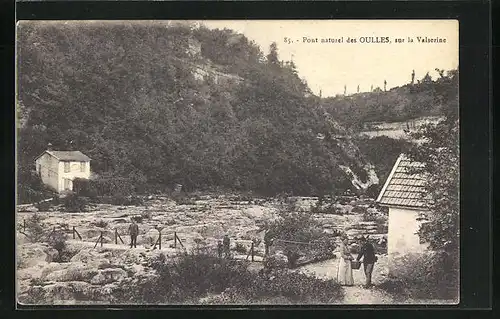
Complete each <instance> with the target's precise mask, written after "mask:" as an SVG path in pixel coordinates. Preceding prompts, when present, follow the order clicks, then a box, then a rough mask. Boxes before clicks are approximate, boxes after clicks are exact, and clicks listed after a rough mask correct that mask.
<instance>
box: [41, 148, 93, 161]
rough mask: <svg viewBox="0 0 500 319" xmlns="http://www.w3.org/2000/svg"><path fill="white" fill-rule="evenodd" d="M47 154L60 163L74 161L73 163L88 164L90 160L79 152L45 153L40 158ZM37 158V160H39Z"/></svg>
mask: <svg viewBox="0 0 500 319" xmlns="http://www.w3.org/2000/svg"><path fill="white" fill-rule="evenodd" d="M45 153H47V154H49V155H52V156H54V157H55V158H57V159H58V160H60V161H75V162H89V161H90V160H91V159H90V157H88V156H87V155H85V154H83V153H82V152H80V151H52V150H51V151H49V150H47V151H45V152H43V153H42V154H41V155H40V156H42V155H43V154H45ZM40 156H38V157H37V158H39V157H40Z"/></svg>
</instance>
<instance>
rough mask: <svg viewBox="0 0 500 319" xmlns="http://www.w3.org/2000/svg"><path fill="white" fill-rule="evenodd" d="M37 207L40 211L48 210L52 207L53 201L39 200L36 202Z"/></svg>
mask: <svg viewBox="0 0 500 319" xmlns="http://www.w3.org/2000/svg"><path fill="white" fill-rule="evenodd" d="M35 207H36V209H38V211H39V212H48V211H49V210H50V208H51V207H52V202H51V201H44V202H39V203H36V204H35Z"/></svg>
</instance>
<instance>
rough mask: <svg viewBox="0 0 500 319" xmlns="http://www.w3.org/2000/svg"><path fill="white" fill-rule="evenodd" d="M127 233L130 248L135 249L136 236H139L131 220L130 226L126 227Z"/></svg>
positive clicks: (136, 227) (137, 229)
mask: <svg viewBox="0 0 500 319" xmlns="http://www.w3.org/2000/svg"><path fill="white" fill-rule="evenodd" d="M128 233H129V234H130V248H132V247H134V248H137V235H139V226H137V224H136V223H135V220H133V219H132V224H130V226H129V227H128Z"/></svg>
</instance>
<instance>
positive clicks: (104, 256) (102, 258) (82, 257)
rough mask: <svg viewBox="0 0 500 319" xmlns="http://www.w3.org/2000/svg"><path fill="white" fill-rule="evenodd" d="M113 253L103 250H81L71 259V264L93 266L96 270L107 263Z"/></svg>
mask: <svg viewBox="0 0 500 319" xmlns="http://www.w3.org/2000/svg"><path fill="white" fill-rule="evenodd" d="M112 257H113V253H112V252H110V251H105V250H96V249H91V248H83V249H82V250H80V251H79V252H78V253H77V254H76V255H74V256H73V257H71V262H81V263H84V264H88V265H95V266H96V268H97V266H98V265H100V264H102V263H109V259H110V258H112Z"/></svg>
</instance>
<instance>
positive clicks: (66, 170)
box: [64, 162, 69, 173]
mask: <svg viewBox="0 0 500 319" xmlns="http://www.w3.org/2000/svg"><path fill="white" fill-rule="evenodd" d="M64 172H65V173H69V162H64Z"/></svg>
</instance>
